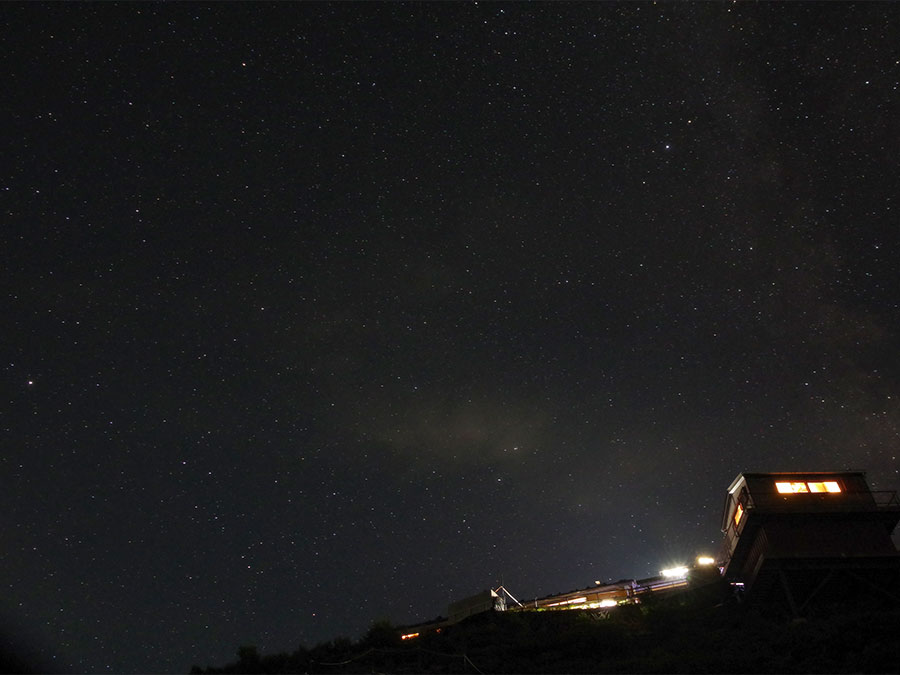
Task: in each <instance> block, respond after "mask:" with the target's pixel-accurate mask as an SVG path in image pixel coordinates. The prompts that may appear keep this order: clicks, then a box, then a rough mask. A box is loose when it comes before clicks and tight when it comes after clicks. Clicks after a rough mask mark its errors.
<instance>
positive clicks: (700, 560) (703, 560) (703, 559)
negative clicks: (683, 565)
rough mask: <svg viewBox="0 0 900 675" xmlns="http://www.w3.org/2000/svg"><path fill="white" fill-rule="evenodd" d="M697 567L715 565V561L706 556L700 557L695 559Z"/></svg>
mask: <svg viewBox="0 0 900 675" xmlns="http://www.w3.org/2000/svg"><path fill="white" fill-rule="evenodd" d="M697 564H698V565H715V564H716V559H715V558H710V557H709V556H708V555H701V556H700V557H698V558H697Z"/></svg>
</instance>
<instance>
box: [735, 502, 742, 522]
mask: <svg viewBox="0 0 900 675" xmlns="http://www.w3.org/2000/svg"><path fill="white" fill-rule="evenodd" d="M743 516H744V507H743V506H741V505H740V504H738V505H737V508H736V509H735V510H734V524H735V525H737V524H738V523H739V522H741V518H742V517H743Z"/></svg>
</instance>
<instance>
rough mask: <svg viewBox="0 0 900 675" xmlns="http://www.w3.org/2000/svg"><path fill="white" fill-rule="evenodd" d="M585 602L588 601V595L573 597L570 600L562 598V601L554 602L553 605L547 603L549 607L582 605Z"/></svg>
mask: <svg viewBox="0 0 900 675" xmlns="http://www.w3.org/2000/svg"><path fill="white" fill-rule="evenodd" d="M583 602H587V598H586V597H580V598H572V599H570V600H562V601H560V602H554V603H553V604H552V605H547V607H559V606H560V605H580V604H581V603H583Z"/></svg>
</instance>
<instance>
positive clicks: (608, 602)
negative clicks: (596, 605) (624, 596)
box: [600, 598, 619, 607]
mask: <svg viewBox="0 0 900 675" xmlns="http://www.w3.org/2000/svg"><path fill="white" fill-rule="evenodd" d="M618 604H619V603H618V602H616V601H615V600H610V599H608V598H607V599H606V600H601V601H600V606H601V607H615V606H616V605H618Z"/></svg>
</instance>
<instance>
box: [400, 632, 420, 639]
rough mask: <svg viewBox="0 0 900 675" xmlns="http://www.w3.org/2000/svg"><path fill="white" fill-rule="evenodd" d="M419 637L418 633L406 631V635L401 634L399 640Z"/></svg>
mask: <svg viewBox="0 0 900 675" xmlns="http://www.w3.org/2000/svg"><path fill="white" fill-rule="evenodd" d="M416 637H419V634H418V633H407V634H406V635H401V636H400V639H401V640H412V639H413V638H416Z"/></svg>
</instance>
